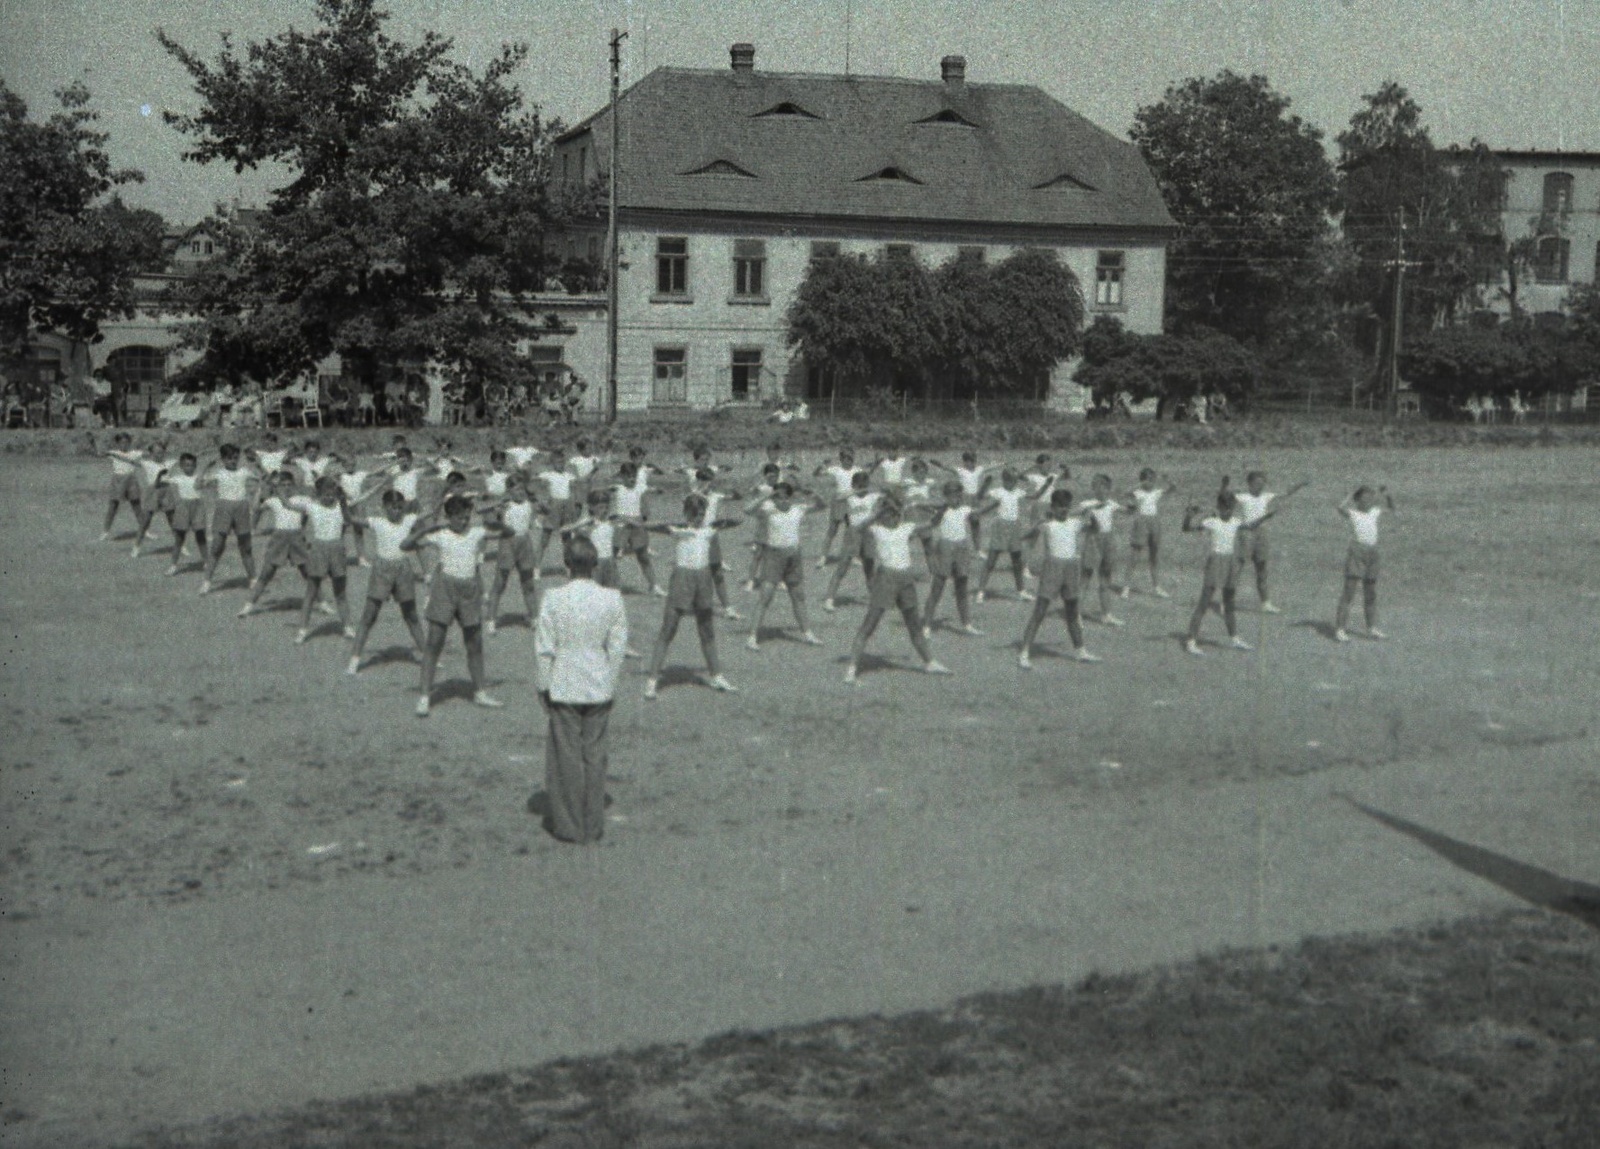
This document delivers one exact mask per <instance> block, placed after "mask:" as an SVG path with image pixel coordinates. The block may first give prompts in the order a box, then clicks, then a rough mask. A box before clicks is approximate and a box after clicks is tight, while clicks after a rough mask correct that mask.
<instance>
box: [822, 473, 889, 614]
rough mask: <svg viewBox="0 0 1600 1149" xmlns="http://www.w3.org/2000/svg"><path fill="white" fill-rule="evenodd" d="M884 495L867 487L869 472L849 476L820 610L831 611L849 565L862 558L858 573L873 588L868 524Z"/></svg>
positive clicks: (847, 572) (870, 539)
mask: <svg viewBox="0 0 1600 1149" xmlns="http://www.w3.org/2000/svg"><path fill="white" fill-rule="evenodd" d="M881 498H883V492H882V491H874V490H871V489H870V488H869V487H868V475H867V473H866V472H865V471H857V472H856V473H855V474H854V475H852V476H851V477H850V493H849V494H848V495H846V496H845V500H844V541H843V542H842V543H840V544H839V553H838V556H837V557H836V558H835V559H834V566H833V577H832V578H830V579H829V580H828V594H827V596H826V597H825V598H824V599H823V600H822V609H823V610H825V611H828V612H829V613H830V614H831V613H832V612H833V611H834V610H835V609H836V607H835V606H834V601H833V600H834V598H835V597H837V595H838V594H839V587H840V585H841V584H842V583H843V582H844V576H845V575H847V574H849V573H850V567H851V566H852V565H853V564H854V563H855V562H856V560H858V559H859V560H860V561H861V574H862V577H863V578H865V579H866V582H867V588H868V589H869V590H870V589H871V587H872V567H873V561H874V560H873V556H872V538H871V536H870V535H869V534H868V533H867V523H868V522H869V521H871V519H872V517H873V514H874V512H875V511H877V509H878V500H879V499H881Z"/></svg>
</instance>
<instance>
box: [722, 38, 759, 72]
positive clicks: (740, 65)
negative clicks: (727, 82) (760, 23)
mask: <svg viewBox="0 0 1600 1149" xmlns="http://www.w3.org/2000/svg"><path fill="white" fill-rule="evenodd" d="M728 55H729V56H730V57H731V58H732V60H733V70H734V71H735V72H754V71H755V70H756V46H755V45H754V44H735V45H734V46H733V47H732V48H731V49H729V51H728Z"/></svg>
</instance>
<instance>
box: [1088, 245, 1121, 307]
mask: <svg viewBox="0 0 1600 1149" xmlns="http://www.w3.org/2000/svg"><path fill="white" fill-rule="evenodd" d="M1122 256H1123V253H1122V252H1120V251H1102V252H1101V253H1100V254H1099V255H1098V256H1097V257H1096V259H1095V265H1094V303H1095V306H1096V307H1121V306H1122V271H1123V259H1122Z"/></svg>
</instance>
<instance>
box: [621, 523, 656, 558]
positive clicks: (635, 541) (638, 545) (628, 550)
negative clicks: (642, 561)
mask: <svg viewBox="0 0 1600 1149" xmlns="http://www.w3.org/2000/svg"><path fill="white" fill-rule="evenodd" d="M616 540H617V553H618V554H623V555H642V554H644V553H645V552H646V551H648V550H649V549H650V532H649V531H647V530H645V529H644V524H643V523H623V524H622V525H621V526H620V527H618V528H617V533H616Z"/></svg>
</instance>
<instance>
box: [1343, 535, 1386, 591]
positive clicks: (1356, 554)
mask: <svg viewBox="0 0 1600 1149" xmlns="http://www.w3.org/2000/svg"><path fill="white" fill-rule="evenodd" d="M1344 577H1345V578H1358V579H1360V580H1361V581H1362V582H1377V581H1378V548H1377V547H1369V546H1367V545H1366V544H1365V543H1351V544H1350V549H1349V550H1348V551H1346V552H1345V556H1344Z"/></svg>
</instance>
